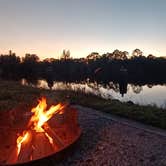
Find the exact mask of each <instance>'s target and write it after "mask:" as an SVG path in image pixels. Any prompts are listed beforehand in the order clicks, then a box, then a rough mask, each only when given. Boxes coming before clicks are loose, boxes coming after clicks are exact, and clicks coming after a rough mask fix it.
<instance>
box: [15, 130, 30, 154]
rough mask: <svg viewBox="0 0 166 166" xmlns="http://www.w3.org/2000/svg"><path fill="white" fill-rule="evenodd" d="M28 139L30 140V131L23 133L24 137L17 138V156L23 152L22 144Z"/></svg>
mask: <svg viewBox="0 0 166 166" xmlns="http://www.w3.org/2000/svg"><path fill="white" fill-rule="evenodd" d="M28 138H29V133H28V131H25V132H24V133H23V136H21V135H20V136H19V137H18V138H17V156H18V155H19V153H20V151H21V144H22V143H23V142H25V141H27V140H28Z"/></svg>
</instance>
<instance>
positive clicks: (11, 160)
mask: <svg viewBox="0 0 166 166" xmlns="http://www.w3.org/2000/svg"><path fill="white" fill-rule="evenodd" d="M36 108H37V107H36ZM22 109H23V108H17V109H14V110H11V111H7V112H6V111H3V112H1V113H0V126H1V127H0V131H1V134H0V165H1V166H4V165H29V164H30V163H35V162H40V161H43V160H44V159H47V158H50V157H53V158H55V159H56V160H58V158H60V157H61V156H62V155H63V153H65V151H67V150H68V149H70V148H71V147H72V145H74V144H75V142H76V141H77V140H78V138H79V137H80V135H81V129H80V127H79V125H78V112H77V110H76V109H75V108H73V107H71V106H67V105H65V106H63V108H62V109H60V111H59V110H58V111H59V112H58V111H57V112H58V113H53V115H52V117H51V118H50V119H48V120H47V121H46V122H44V124H43V125H42V129H43V131H40V132H38V130H37V129H38V128H35V127H34V124H35V125H36V121H35V123H33V125H32V124H31V123H29V122H30V121H32V115H34V114H35V113H32V112H30V111H28V109H27V110H26V111H22ZM27 124H28V125H27ZM29 124H31V125H29ZM38 124H39V123H38ZM34 128H35V129H34ZM20 140H21V141H20ZM19 141H20V142H21V143H20V142H19ZM18 142H19V143H20V144H18Z"/></svg>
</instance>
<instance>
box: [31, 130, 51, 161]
mask: <svg viewBox="0 0 166 166" xmlns="http://www.w3.org/2000/svg"><path fill="white" fill-rule="evenodd" d="M53 151H54V149H53V147H52V145H51V144H50V142H49V141H48V139H47V138H46V136H45V134H44V133H42V132H41V133H35V134H34V137H33V146H32V159H39V158H41V157H44V156H48V155H49V154H51V153H52V152H53Z"/></svg>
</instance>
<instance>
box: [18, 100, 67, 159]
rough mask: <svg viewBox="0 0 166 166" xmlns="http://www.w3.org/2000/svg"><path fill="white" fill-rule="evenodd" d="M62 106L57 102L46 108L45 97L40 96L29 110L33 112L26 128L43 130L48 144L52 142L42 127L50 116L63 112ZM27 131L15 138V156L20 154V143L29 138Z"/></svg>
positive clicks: (37, 130) (36, 130)
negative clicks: (34, 105)
mask: <svg viewBox="0 0 166 166" xmlns="http://www.w3.org/2000/svg"><path fill="white" fill-rule="evenodd" d="M63 108H64V105H62V104H57V105H55V106H54V105H52V106H51V107H50V108H49V109H48V110H46V109H47V103H46V98H42V99H41V100H39V104H38V105H37V106H36V107H34V108H32V110H31V112H32V113H33V115H32V117H31V118H30V121H29V123H28V128H29V129H31V130H33V131H35V132H44V134H45V136H46V137H47V139H48V141H49V143H50V144H52V145H53V144H54V140H53V138H52V137H51V136H49V134H48V133H47V132H46V131H45V130H44V128H43V127H42V126H43V125H44V124H46V122H47V121H48V120H49V119H51V117H52V116H53V115H55V114H63ZM29 135H30V134H29V132H28V130H25V131H24V132H23V135H20V136H19V137H18V138H17V156H19V154H20V150H21V145H22V143H24V142H25V141H28V138H29Z"/></svg>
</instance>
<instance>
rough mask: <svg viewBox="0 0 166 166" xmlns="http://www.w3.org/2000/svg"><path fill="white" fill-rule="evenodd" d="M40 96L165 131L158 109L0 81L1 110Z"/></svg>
mask: <svg viewBox="0 0 166 166" xmlns="http://www.w3.org/2000/svg"><path fill="white" fill-rule="evenodd" d="M41 96H46V97H47V98H49V99H50V101H54V102H69V103H71V104H79V105H82V106H86V107H91V108H95V109H98V110H101V111H103V112H107V113H111V114H115V115H118V116H122V117H127V118H129V119H133V120H137V121H140V122H143V123H145V124H150V125H153V126H156V127H160V128H163V129H166V110H163V109H159V108H157V107H153V106H139V105H135V104H132V103H122V102H119V101H117V100H105V99H102V98H99V97H96V96H93V95H89V94H87V95H85V94H83V93H80V92H72V91H50V90H44V89H37V88H32V87H25V86H21V85H20V84H18V83H16V82H8V81H0V111H7V110H10V109H12V108H13V107H17V106H18V105H20V104H23V103H24V104H27V105H32V106H34V105H35V104H36V103H37V99H38V98H40V97H41Z"/></svg>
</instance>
